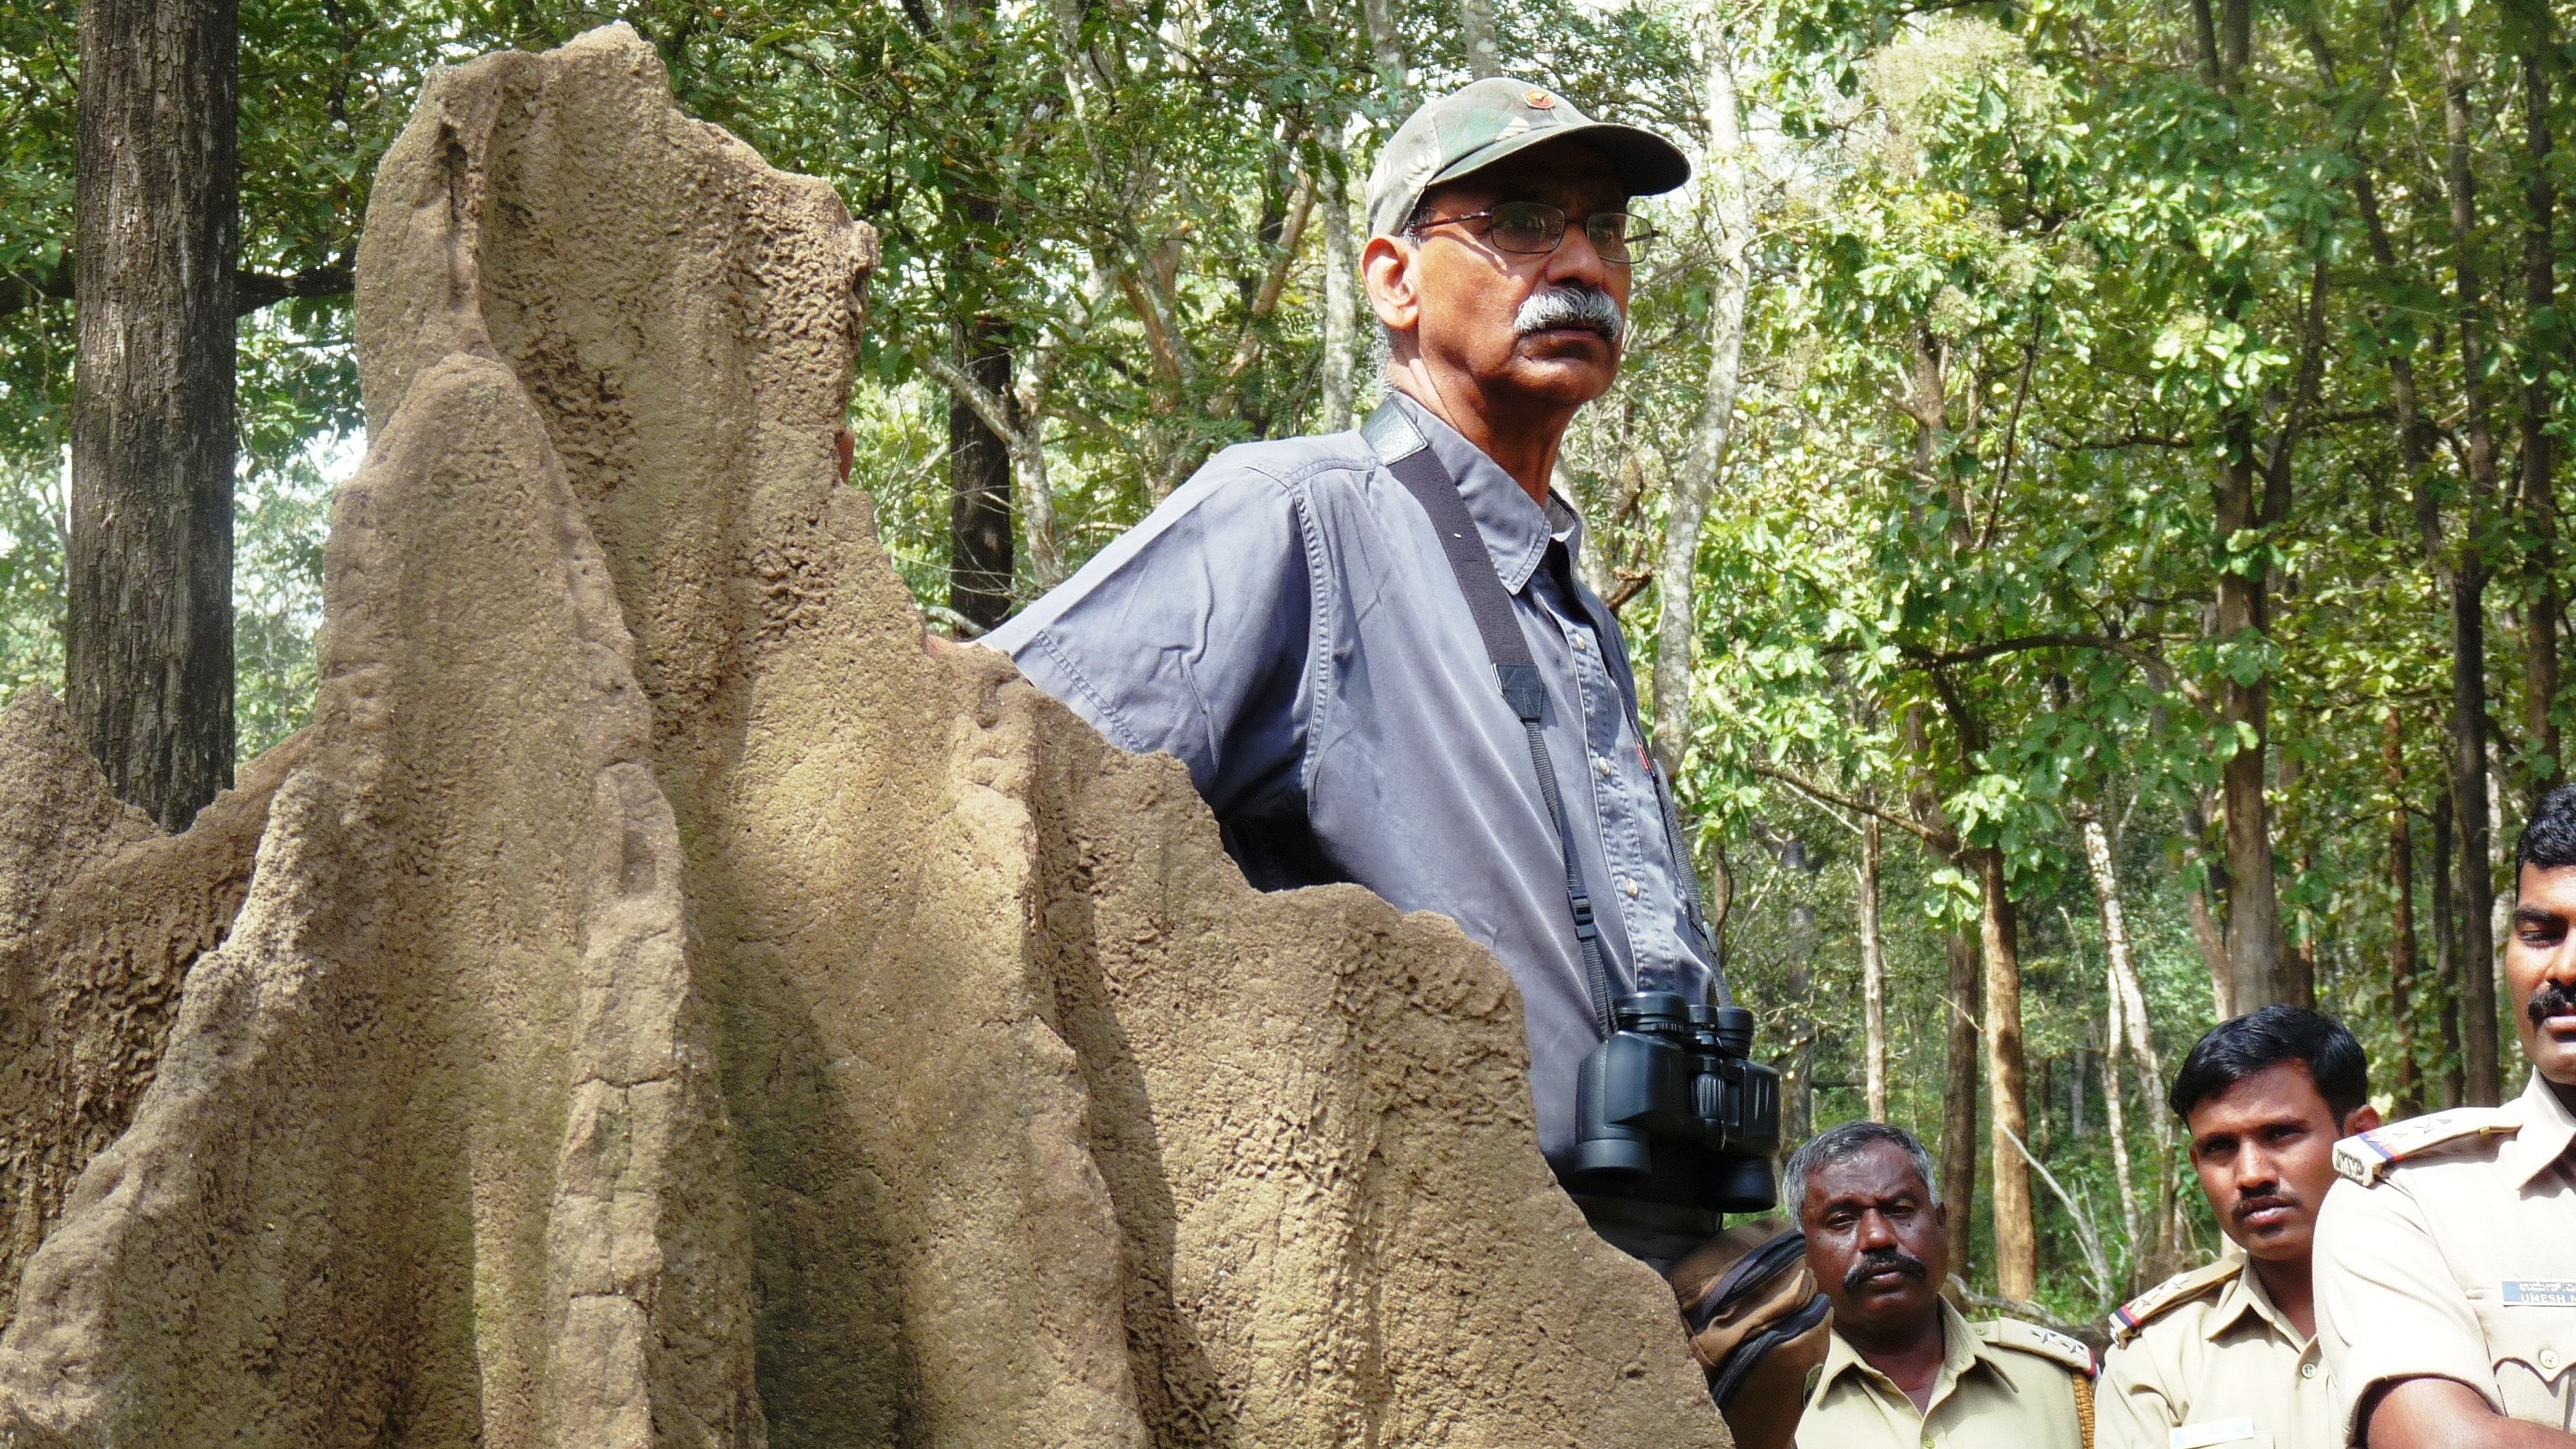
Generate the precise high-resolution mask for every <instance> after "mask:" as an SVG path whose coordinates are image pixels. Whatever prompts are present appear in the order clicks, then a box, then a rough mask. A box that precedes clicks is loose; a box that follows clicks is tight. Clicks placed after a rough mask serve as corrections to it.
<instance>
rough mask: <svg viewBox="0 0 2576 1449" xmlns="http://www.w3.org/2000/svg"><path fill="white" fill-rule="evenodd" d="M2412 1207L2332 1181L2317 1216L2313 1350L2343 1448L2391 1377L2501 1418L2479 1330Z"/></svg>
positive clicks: (2402, 1198) (2390, 1194) (2403, 1198)
mask: <svg viewBox="0 0 2576 1449" xmlns="http://www.w3.org/2000/svg"><path fill="white" fill-rule="evenodd" d="M2414 1207H2415V1204H2414V1201H2413V1200H2412V1199H2411V1198H2409V1197H2408V1196H2407V1195H2406V1194H2405V1192H2404V1191H2403V1189H2401V1188H2399V1187H2397V1186H2394V1185H2391V1184H2386V1183H2383V1184H2381V1185H2380V1186H2378V1187H2375V1188H2365V1187H2362V1186H2360V1185H2359V1184H2357V1183H2352V1182H2338V1183H2336V1184H2335V1185H2334V1189H2333V1191H2331V1192H2329V1193H2327V1194H2326V1201H2325V1207H2324V1209H2323V1211H2321V1212H2320V1213H2319V1214H2318V1217H2317V1237H2316V1293H2317V1345H2318V1347H2319V1349H2320V1350H2322V1351H2323V1353H2324V1355H2325V1361H2326V1368H2327V1371H2328V1372H2329V1373H2330V1374H2331V1375H2332V1382H2333V1385H2334V1405H2335V1423H2336V1426H2337V1432H2338V1433H2339V1434H2340V1435H2341V1436H2342V1442H2344V1443H2347V1444H2349V1443H2352V1442H2354V1440H2355V1436H2356V1431H2357V1430H2358V1429H2359V1428H2360V1425H2359V1424H2357V1423H2356V1422H2355V1415H2356V1414H2357V1413H2358V1412H2359V1410H2360V1408H2361V1405H2362V1403H2363V1401H2364V1400H2366V1399H2367V1398H2368V1397H2369V1396H2370V1392H2371V1390H2372V1389H2374V1388H2376V1387H2378V1386H2379V1385H2382V1384H2389V1383H2394V1382H2396V1381H2397V1380H2399V1379H2413V1378H2443V1379H2451V1380H2453V1381H2455V1382H2458V1383H2462V1384H2466V1385H2467V1386H2469V1387H2470V1388H2471V1389H2474V1390H2476V1391H2477V1392H2478V1393H2479V1394H2480V1395H2481V1396H2483V1397H2484V1398H2485V1399H2486V1401H2487V1402H2488V1403H2489V1404H2490V1405H2492V1406H2493V1407H2494V1408H2495V1410H2496V1412H2498V1413H2502V1412H2504V1402H2503V1399H2502V1396H2501V1395H2500V1394H2499V1393H2498V1392H2497V1389H2496V1381H2495V1365H2494V1362H2493V1360H2492V1359H2491V1358H2490V1357H2489V1355H2488V1352H2487V1342H2486V1333H2485V1330H2484V1329H2483V1328H2481V1327H2480V1325H2479V1323H2478V1317H2477V1312H2476V1310H2475V1309H2474V1308H2472V1307H2471V1306H2470V1304H2469V1302H2468V1300H2467V1299H2466V1298H2465V1297H2463V1296H2462V1294H2461V1291H2460V1285H2459V1284H2458V1283H2457V1282H2456V1281H2454V1279H2453V1277H2452V1274H2451V1270H2450V1267H2449V1265H2448V1262H2447V1260H2446V1259H2445V1257H2444V1254H2443V1252H2442V1248H2441V1245H2440V1244H2438V1243H2436V1242H2435V1241H2434V1240H2433V1235H2432V1234H2431V1232H2429V1231H2428V1230H2427V1229H2426V1227H2425V1225H2424V1222H2423V1220H2422V1218H2421V1216H2420V1215H2419V1214H2418V1213H2417V1212H2416V1211H2414Z"/></svg>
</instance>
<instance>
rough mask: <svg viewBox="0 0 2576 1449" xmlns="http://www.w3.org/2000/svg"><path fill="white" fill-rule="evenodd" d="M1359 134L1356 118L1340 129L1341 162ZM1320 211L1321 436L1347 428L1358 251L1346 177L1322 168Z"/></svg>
mask: <svg viewBox="0 0 2576 1449" xmlns="http://www.w3.org/2000/svg"><path fill="white" fill-rule="evenodd" d="M1358 134H1359V121H1358V118H1357V117H1353V118H1351V119H1350V120H1349V121H1347V122H1345V123H1344V124H1343V126H1342V132H1341V153H1342V154H1341V157H1340V158H1337V159H1341V160H1345V161H1347V160H1348V158H1349V156H1350V154H1351V143H1352V141H1353V140H1354V139H1355V138H1356V137H1357V136H1358ZM1321 179H1322V182H1323V192H1324V198H1323V206H1324V363H1323V368H1322V372H1323V393H1324V418H1323V422H1324V431H1325V432H1328V433H1338V432H1341V431H1343V430H1344V429H1346V428H1348V427H1350V426H1351V424H1352V413H1351V409H1352V405H1353V399H1354V398H1355V397H1356V395H1357V393H1358V386H1357V378H1356V374H1357V371H1358V366H1359V267H1360V262H1359V249H1358V248H1357V247H1355V246H1354V245H1353V244H1352V237H1351V193H1350V178H1349V174H1348V172H1347V171H1341V170H1335V169H1334V168H1333V167H1332V166H1331V165H1329V164H1328V165H1326V166H1325V167H1324V170H1323V175H1322V178H1321Z"/></svg>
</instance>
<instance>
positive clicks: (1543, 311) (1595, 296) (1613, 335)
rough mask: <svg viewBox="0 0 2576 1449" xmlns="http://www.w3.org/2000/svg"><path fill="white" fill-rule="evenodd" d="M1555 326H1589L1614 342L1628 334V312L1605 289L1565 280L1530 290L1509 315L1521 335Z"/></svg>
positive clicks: (1514, 328) (1614, 343) (1547, 329)
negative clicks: (1518, 311)
mask: <svg viewBox="0 0 2576 1449" xmlns="http://www.w3.org/2000/svg"><path fill="white" fill-rule="evenodd" d="M1557 327H1589V328H1591V329H1592V330H1593V331H1595V332H1598V333H1600V334H1601V335H1602V337H1603V338H1605V339H1607V340H1608V341H1609V342H1610V343H1611V344H1612V345H1613V346H1616V345H1617V344H1618V342H1619V339H1620V338H1622V337H1625V336H1626V335H1627V334H1628V314H1627V313H1625V312H1622V311H1620V310H1619V304H1618V303H1616V302H1613V301H1611V300H1610V294H1609V293H1607V292H1601V291H1595V290H1594V289H1592V288H1590V287H1579V286H1574V285H1571V284H1568V285H1565V286H1558V287H1550V288H1548V289H1547V290H1546V291H1543V292H1533V293H1531V294H1530V297H1529V300H1528V301H1526V302H1523V303H1521V310H1520V314H1519V315H1518V316H1516V317H1514V318H1513V319H1512V330H1513V331H1514V332H1516V333H1518V334H1519V335H1521V336H1523V337H1527V336H1528V335H1530V334H1531V333H1533V332H1546V331H1549V330H1551V329H1553V328H1557Z"/></svg>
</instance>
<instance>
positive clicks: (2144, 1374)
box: [2101, 1006, 2379, 1449]
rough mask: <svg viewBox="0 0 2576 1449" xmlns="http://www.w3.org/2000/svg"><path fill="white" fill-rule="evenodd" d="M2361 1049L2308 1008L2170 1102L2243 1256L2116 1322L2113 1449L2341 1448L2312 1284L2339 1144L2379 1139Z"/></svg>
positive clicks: (2210, 1062)
mask: <svg viewBox="0 0 2576 1449" xmlns="http://www.w3.org/2000/svg"><path fill="white" fill-rule="evenodd" d="M2369 1098H2370V1083H2369V1073H2368V1066H2367V1064H2366V1063H2365V1062H2364V1060H2363V1058H2362V1052H2361V1043H2360V1042H2358V1041H2355V1040H2354V1039H2353V1035H2352V1033H2351V1032H2349V1031H2346V1030H2345V1029H2344V1028H2343V1026H2342V1025H2341V1024H2340V1023H2338V1022H2336V1021H2335V1020H2334V1019H2333V1018H2331V1017H2328V1016H2324V1015H2322V1014H2320V1013H2318V1012H2314V1011H2307V1010H2303V1009H2301V1008H2299V1007H2294V1006H2267V1007H2265V1008H2263V1009H2262V1010H2261V1011H2257V1012H2254V1013H2252V1014H2250V1015H2247V1016H2240V1017H2237V1018H2235V1019H2234V1020H2232V1021H2223V1022H2220V1023H2219V1024H2218V1025H2217V1026H2216V1027H2213V1028H2212V1029H2211V1030H2210V1032H2209V1034H2208V1035H2207V1036H2204V1037H2202V1038H2201V1039H2200V1041H2199V1043H2198V1044H2197V1045H2195V1046H2194V1047H2193V1048H2192V1049H2191V1055H2190V1056H2188V1057H2185V1058H2184V1059H2183V1064H2182V1070H2181V1072H2180V1073H2178V1074H2177V1075H2176V1076H2175V1077H2174V1084H2173V1092H2172V1094H2171V1096H2170V1098H2169V1100H2170V1102H2171V1104H2172V1106H2173V1110H2174V1115H2175V1116H2177V1117H2180V1118H2182V1120H2183V1122H2184V1125H2185V1127H2186V1128H2187V1129H2188V1131H2189V1132H2190V1140H2191V1163H2192V1167H2193V1169H2194V1170H2195V1171H2197V1172H2198V1173H2199V1175H2200V1190H2201V1191H2202V1192H2203V1193H2204V1194H2206V1195H2207V1196H2208V1198H2209V1207H2210V1211H2211V1213H2212V1214H2214V1215H2215V1216H2216V1217H2217V1219H2218V1226H2219V1230H2220V1231H2221V1232H2224V1233H2225V1234H2226V1235H2227V1238H2228V1241H2229V1242H2231V1243H2233V1244H2234V1245H2235V1250H2234V1251H2232V1252H2229V1253H2227V1254H2225V1255H2224V1256H2222V1257H2220V1258H2219V1260H2218V1261H2217V1262H2214V1263H2211V1264H2209V1265H2208V1266H2207V1267H2203V1268H2196V1269H2194V1270H2192V1271H2191V1272H2188V1273H2183V1274H2179V1275H2177V1276H2175V1277H2173V1278H2170V1279H2167V1280H2166V1281H2165V1282H2164V1283H2163V1284H2162V1285H2160V1286H2159V1287H2157V1288H2155V1289H2154V1290H2153V1291H2151V1292H2149V1293H2147V1294H2146V1295H2145V1296H2143V1297H2140V1298H2138V1299H2137V1300H2135V1301H2134V1302H2131V1303H2129V1304H2127V1305H2126V1306H2124V1307H2122V1308H2121V1309H2120V1310H2119V1311H2118V1312H2116V1313H2114V1314H2112V1315H2111V1338H2112V1348H2111V1352H2110V1354H2109V1355H2108V1356H2107V1357H2106V1358H2105V1359H2104V1360H2103V1364H2102V1394H2101V1414H2102V1421H2101V1422H2102V1433H2101V1444H2102V1446H2103V1449H2174V1446H2177V1445H2180V1446H2184V1449H2336V1446H2337V1445H2339V1444H2341V1443H2342V1440H2341V1439H2340V1438H2338V1437H2337V1435H2336V1433H2335V1427H2334V1406H2333V1403H2332V1401H2331V1399H2330V1398H2329V1396H2328V1393H2327V1386H2326V1379H2325V1374H2324V1372H2323V1366H2322V1361H2321V1359H2320V1356H2319V1353H2318V1350H2317V1346H2316V1306H2315V1305H2316V1299H2315V1294H2314V1281H2313V1279H2312V1277H2311V1274H2310V1264H2311V1252H2312V1250H2313V1248H2314V1246H2315V1242H2316V1223H2317V1210H2318V1209H2319V1208H2320V1207H2322V1206H2323V1205H2324V1203H2325V1198H2326V1193H2327V1190H2328V1189H2330V1188H2332V1187H2333V1186H2334V1182H2335V1168H2334V1144H2335V1141H2336V1139H2338V1138H2341V1137H2345V1136H2348V1135H2350V1134H2352V1133H2355V1132H2366V1131H2368V1130H2370V1129H2371V1128H2373V1127H2376V1126H2378V1125H2379V1114H2378V1113H2377V1112H2376V1111H2374V1110H2372V1108H2371V1106H2370V1101H2369Z"/></svg>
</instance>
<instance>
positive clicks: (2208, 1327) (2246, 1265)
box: [2201, 1253, 2313, 1353]
mask: <svg viewBox="0 0 2576 1449" xmlns="http://www.w3.org/2000/svg"><path fill="white" fill-rule="evenodd" d="M2228 1256H2229V1257H2232V1258H2235V1259H2236V1260H2237V1269H2236V1276H2235V1277H2234V1278H2231V1279H2229V1280H2228V1283H2227V1286H2226V1287H2225V1288H2223V1289H2220V1290H2219V1294H2218V1303H2217V1306H2215V1307H2214V1308H2212V1309H2211V1310H2210V1312H2209V1319H2208V1321H2207V1322H2205V1323H2203V1324H2202V1325H2201V1335H2202V1336H2203V1337H2205V1338H2207V1339H2209V1340H2210V1341H2212V1342H2216V1341H2217V1340H2218V1338H2219V1336H2220V1335H2221V1334H2224V1333H2226V1332H2227V1331H2228V1330H2230V1329H2232V1328H2234V1327H2235V1326H2236V1325H2237V1324H2239V1323H2241V1322H2243V1321H2244V1319H2245V1316H2246V1315H2247V1314H2249V1313H2250V1314H2252V1315H2253V1316H2255V1317H2256V1318H2259V1319H2261V1320H2263V1324H2264V1326H2265V1327H2267V1328H2269V1329H2270V1330H2271V1331H2272V1333H2273V1335H2274V1336H2275V1337H2277V1338H2279V1339H2280V1340H2281V1341H2282V1342H2283V1343H2286V1344H2288V1345H2290V1346H2291V1347H2292V1348H2295V1349H2297V1350H2299V1351H2300V1352H2301V1353H2305V1352H2307V1350H2308V1345H2309V1343H2310V1342H2312V1341H2313V1340H2311V1339H2307V1338H2302V1337H2300V1335H2299V1330H2298V1328H2297V1326H2296V1325H2294V1324H2292V1323H2291V1322H2290V1319H2289V1315H2287V1314H2285V1313H2283V1312H2282V1311H2281V1309H2280V1306H2279V1305H2278V1304H2276V1303H2274V1302H2273V1301H2272V1294H2271V1292H2270V1290H2268V1289H2266V1288H2265V1287H2264V1286H2263V1277H2262V1275H2261V1274H2259V1273H2257V1272H2255V1271H2254V1260H2253V1259H2252V1258H2251V1257H2247V1256H2244V1255H2242V1254H2237V1253H2230V1254H2229V1255H2228Z"/></svg>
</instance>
